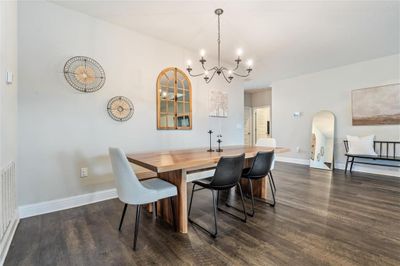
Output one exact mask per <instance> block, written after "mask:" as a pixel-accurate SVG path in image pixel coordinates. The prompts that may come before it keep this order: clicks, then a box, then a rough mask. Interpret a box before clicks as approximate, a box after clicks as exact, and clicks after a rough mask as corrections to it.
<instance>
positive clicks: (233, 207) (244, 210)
mask: <svg viewBox="0 0 400 266" xmlns="http://www.w3.org/2000/svg"><path fill="white" fill-rule="evenodd" d="M238 186H239V191H240V197H241V200H242V208H243V209H239V208H236V207H235V206H232V205H230V204H229V203H228V199H229V196H228V199H227V200H226V202H225V205H226V206H227V207H229V208H232V209H234V210H237V211H238V212H243V215H244V218H242V217H239V216H237V215H235V214H233V213H230V212H228V211H226V210H224V209H221V208H220V207H219V206H218V201H217V209H218V210H219V211H221V212H223V213H226V214H229V215H230V216H232V217H234V218H237V219H239V220H241V221H242V222H246V221H247V213H246V207H245V206H244V201H243V191H242V186H241V185H240V183H238ZM229 192H230V191H229ZM218 193H219V191H218Z"/></svg>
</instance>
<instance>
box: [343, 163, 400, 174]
mask: <svg viewBox="0 0 400 266" xmlns="http://www.w3.org/2000/svg"><path fill="white" fill-rule="evenodd" d="M345 166H346V164H345V163H335V168H336V169H341V170H344V168H345ZM349 167H350V166H348V168H347V170H348V169H349ZM353 171H354V172H362V173H369V174H376V175H388V176H396V177H400V168H394V167H384V166H379V165H375V166H368V165H362V164H357V162H355V163H354V166H353Z"/></svg>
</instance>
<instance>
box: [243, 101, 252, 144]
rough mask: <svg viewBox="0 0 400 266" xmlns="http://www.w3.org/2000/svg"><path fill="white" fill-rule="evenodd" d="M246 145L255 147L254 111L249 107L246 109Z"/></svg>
mask: <svg viewBox="0 0 400 266" xmlns="http://www.w3.org/2000/svg"><path fill="white" fill-rule="evenodd" d="M243 128H244V145H247V146H251V145H253V110H252V108H251V107H249V106H245V107H244V127H243Z"/></svg>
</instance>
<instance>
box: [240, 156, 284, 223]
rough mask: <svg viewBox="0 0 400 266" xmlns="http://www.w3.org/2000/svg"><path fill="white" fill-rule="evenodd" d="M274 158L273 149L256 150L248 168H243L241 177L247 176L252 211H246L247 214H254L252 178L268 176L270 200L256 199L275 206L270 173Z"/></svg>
mask: <svg viewBox="0 0 400 266" xmlns="http://www.w3.org/2000/svg"><path fill="white" fill-rule="evenodd" d="M273 159H274V151H269V152H258V153H257V155H256V157H255V158H254V160H253V163H252V165H251V167H250V168H246V169H243V172H242V178H247V180H248V183H249V186H250V197H251V207H252V212H251V213H247V214H248V215H249V216H251V217H253V216H254V194H253V180H257V179H260V178H264V177H267V176H268V179H269V186H270V188H271V194H272V202H268V201H264V200H261V199H257V200H258V201H261V202H264V203H268V204H269V205H270V206H272V207H274V206H275V190H276V189H274V187H273V186H275V184H274V181H273V178H272V175H271V165H272V161H273Z"/></svg>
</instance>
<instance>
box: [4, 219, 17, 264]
mask: <svg viewBox="0 0 400 266" xmlns="http://www.w3.org/2000/svg"><path fill="white" fill-rule="evenodd" d="M15 216H16V217H15V218H14V219H13V222H12V224H10V225H9V227H8V228H7V231H6V233H5V234H4V236H3V238H2V239H1V250H0V265H4V262H5V260H6V257H7V253H8V250H9V249H10V246H11V242H12V239H13V238H14V234H15V231H16V230H17V226H18V223H19V218H18V213H16V215H15Z"/></svg>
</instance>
